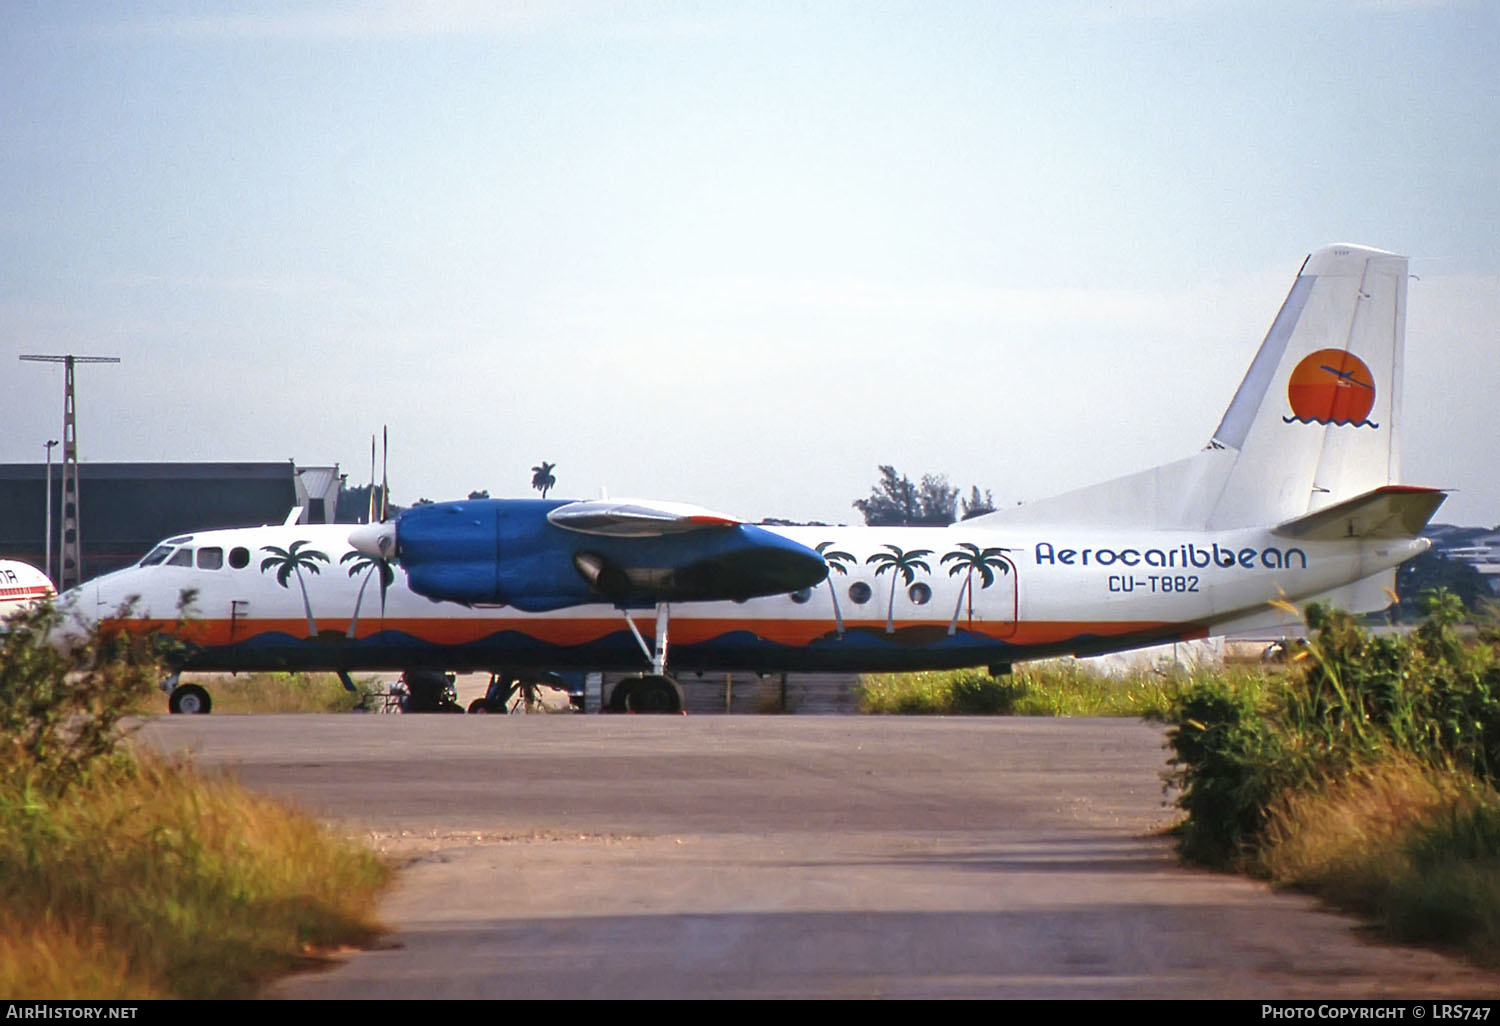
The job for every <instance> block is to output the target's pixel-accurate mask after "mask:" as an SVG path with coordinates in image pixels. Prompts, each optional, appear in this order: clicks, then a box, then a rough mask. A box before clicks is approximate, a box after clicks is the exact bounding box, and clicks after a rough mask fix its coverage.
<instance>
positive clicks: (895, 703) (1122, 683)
mask: <svg viewBox="0 0 1500 1026" xmlns="http://www.w3.org/2000/svg"><path fill="white" fill-rule="evenodd" d="M1170 687H1171V685H1170V682H1169V681H1168V680H1167V679H1165V678H1162V677H1161V676H1159V675H1156V674H1151V673H1139V674H1132V675H1130V676H1127V677H1122V678H1118V679H1116V678H1111V677H1104V676H1101V675H1098V674H1094V673H1091V672H1089V671H1088V670H1087V669H1085V668H1083V667H1081V666H1079V665H1078V664H1076V663H1056V664H1039V665H1034V666H1024V667H1017V668H1016V670H1015V672H1014V673H1011V674H1009V675H1007V676H1003V677H991V676H990V675H989V674H987V673H985V672H984V671H982V670H942V671H929V672H922V673H882V674H869V675H866V676H865V677H863V678H862V679H861V681H860V691H859V708H860V711H861V712H865V713H876V714H899V715H927V716H962V715H983V716H1144V715H1147V714H1148V713H1150V712H1153V711H1155V712H1162V711H1164V710H1165V709H1166V708H1167V707H1168V703H1169V696H1170V694H1171V691H1170Z"/></svg>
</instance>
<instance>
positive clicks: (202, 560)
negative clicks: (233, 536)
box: [198, 545, 224, 570]
mask: <svg viewBox="0 0 1500 1026" xmlns="http://www.w3.org/2000/svg"><path fill="white" fill-rule="evenodd" d="M223 565H224V550H223V549H221V548H219V547H218V546H217V545H215V546H213V547H211V548H204V549H199V550H198V569H199V570H217V569H219V568H220V567H222V566H223Z"/></svg>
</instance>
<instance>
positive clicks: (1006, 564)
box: [942, 542, 1010, 636]
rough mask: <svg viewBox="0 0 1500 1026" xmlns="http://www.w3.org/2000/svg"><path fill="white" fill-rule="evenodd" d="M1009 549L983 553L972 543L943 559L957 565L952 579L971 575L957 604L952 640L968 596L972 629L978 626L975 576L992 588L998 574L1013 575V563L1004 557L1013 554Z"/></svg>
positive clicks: (951, 625) (982, 585)
mask: <svg viewBox="0 0 1500 1026" xmlns="http://www.w3.org/2000/svg"><path fill="white" fill-rule="evenodd" d="M1009 551H1010V550H1009V549H1003V548H998V547H993V546H992V547H990V548H988V549H982V550H981V549H980V548H979V546H978V545H973V544H971V543H969V542H959V543H958V548H957V549H955V550H954V551H952V552H949V553H947V554H945V555H944V556H943V560H942V561H943V562H944V563H946V562H948V561H949V560H952V561H953V566H952V567H950V568H949V570H948V576H949V577H957V576H958V575H959V574H967V575H968V576H966V577H965V578H964V583H963V586H962V587H961V588H959V589H958V601H957V602H955V603H954V604H953V619H952V621H951V622H949V624H948V634H949V635H950V636H952V635H953V634H954V633H955V632H957V630H958V613H959V610H961V609H963V605H964V596H965V595H967V596H968V597H969V626H970V627H972V626H973V625H974V574H975V572H976V571H977V572H978V573H979V587H980V588H981V589H983V588H988V587H989V586H990V585H992V584H994V583H995V571H996V570H999V571H1000V572H1001V573H1002V574H1008V573H1010V560H1009V559H1007V558H1006V557H1005V556H1003V555H1001V553H1002V552H1009Z"/></svg>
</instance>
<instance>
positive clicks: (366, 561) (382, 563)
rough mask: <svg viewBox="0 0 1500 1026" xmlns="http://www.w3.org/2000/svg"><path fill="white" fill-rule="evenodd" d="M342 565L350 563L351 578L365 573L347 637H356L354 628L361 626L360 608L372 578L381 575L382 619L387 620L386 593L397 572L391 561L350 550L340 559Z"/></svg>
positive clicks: (355, 600) (355, 601) (356, 598)
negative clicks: (392, 567)
mask: <svg viewBox="0 0 1500 1026" xmlns="http://www.w3.org/2000/svg"><path fill="white" fill-rule="evenodd" d="M339 562H340V563H350V564H352V565H351V566H350V567H349V576H350V577H353V576H354V575H355V574H359V573H363V574H364V575H365V579H364V581H363V582H362V583H361V584H360V586H359V594H358V595H357V596H356V597H355V599H354V618H353V619H351V620H350V621H349V630H348V632H347V633H346V635H345V636H346V637H350V638H352V637H354V628H355V627H356V626H358V624H359V607H360V605H361V604H362V603H363V602H364V600H365V589H366V588H368V587H369V586H370V578H371V577H372V576H373V575H375V574H377V573H378V574H379V575H380V618H381V619H382V620H384V619H385V593H386V591H387V590H388V589H389V588H390V586H391V585H392V584H393V583H394V582H395V580H396V571H394V570H392V569H391V561H390V560H388V559H379V558H377V557H373V556H367V555H365V554H364V553H363V552H358V551H356V550H354V549H350V550H349V551H348V552H346V553H344V554H343V555H342V556H341V557H339Z"/></svg>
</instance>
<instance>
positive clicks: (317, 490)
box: [0, 461, 340, 581]
mask: <svg viewBox="0 0 1500 1026" xmlns="http://www.w3.org/2000/svg"><path fill="white" fill-rule="evenodd" d="M46 479H47V466H46V464H44V463H0V557H4V558H7V559H22V560H25V561H26V562H28V563H31V564H32V565H34V566H38V567H41V566H45V565H46V556H45V553H44V551H43V549H44V548H45V543H44V538H45V536H46V525H47V500H46ZM339 483H340V478H339V468H338V467H337V466H336V465H335V466H332V467H298V466H295V465H294V464H292V463H291V462H290V461H286V462H281V463H80V464H79V465H78V500H79V501H78V507H79V534H80V535H81V539H82V556H83V561H82V567H81V569H82V573H83V579H84V580H89V579H91V578H94V577H98V576H99V575H100V574H104V573H108V572H109V571H111V570H118V569H119V568H121V567H124V566H129V565H130V564H131V563H134V562H135V561H136V560H138V559H140V558H141V556H143V555H145V554H146V552H148V551H149V550H150V548H151V546H152V545H154V544H156V543H157V542H158V541H160V540H161V539H163V538H166V537H168V536H170V535H174V534H187V533H190V532H192V531H205V530H210V529H212V528H219V527H253V526H255V525H257V524H279V523H282V522H283V521H285V520H286V518H287V514H288V513H289V512H290V511H291V510H292V508H293V507H294V506H300V507H302V515H301V517H300V518H299V520H298V522H299V523H314V524H323V523H333V522H334V518H335V517H336V516H337V513H338V509H337V507H338V493H339ZM61 510H62V467H61V465H59V464H54V465H53V466H52V575H53V579H54V581H55V580H56V578H57V575H58V572H59V571H58V568H59V566H60V561H59V557H58V546H59V545H60V544H61V540H60V535H61V524H62V513H61Z"/></svg>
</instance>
